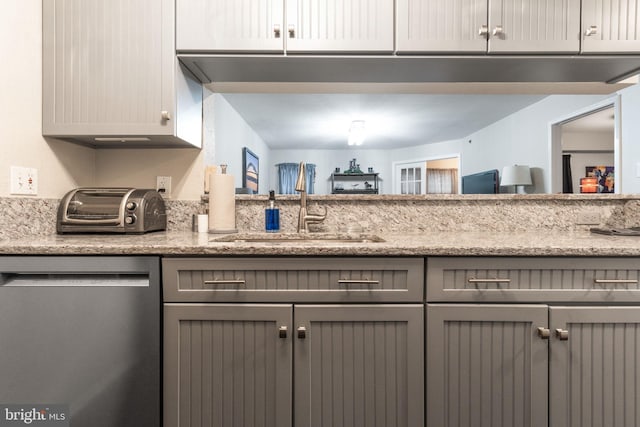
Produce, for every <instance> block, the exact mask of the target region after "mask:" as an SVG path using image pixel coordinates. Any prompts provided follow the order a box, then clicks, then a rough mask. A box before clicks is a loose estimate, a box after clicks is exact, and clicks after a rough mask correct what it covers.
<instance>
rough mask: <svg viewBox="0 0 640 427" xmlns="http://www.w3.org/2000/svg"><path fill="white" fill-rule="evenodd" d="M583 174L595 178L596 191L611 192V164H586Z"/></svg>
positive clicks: (612, 189)
mask: <svg viewBox="0 0 640 427" xmlns="http://www.w3.org/2000/svg"><path fill="white" fill-rule="evenodd" d="M585 174H586V175H585V176H587V177H589V178H596V181H597V185H598V187H597V192H598V193H613V192H614V184H615V179H614V177H615V175H614V173H613V166H587V167H586V171H585Z"/></svg>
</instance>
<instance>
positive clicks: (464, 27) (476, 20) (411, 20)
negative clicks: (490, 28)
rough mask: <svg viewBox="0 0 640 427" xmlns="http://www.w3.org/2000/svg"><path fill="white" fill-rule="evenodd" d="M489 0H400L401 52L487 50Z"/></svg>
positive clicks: (398, 8)
mask: <svg viewBox="0 0 640 427" xmlns="http://www.w3.org/2000/svg"><path fill="white" fill-rule="evenodd" d="M487 1H488V0H463V1H461V2H452V1H450V0H397V18H396V20H397V27H396V33H397V34H396V45H397V49H398V51H399V52H486V50H487V37H486V35H482V34H480V32H481V31H483V28H484V27H486V26H487V10H488V3H487Z"/></svg>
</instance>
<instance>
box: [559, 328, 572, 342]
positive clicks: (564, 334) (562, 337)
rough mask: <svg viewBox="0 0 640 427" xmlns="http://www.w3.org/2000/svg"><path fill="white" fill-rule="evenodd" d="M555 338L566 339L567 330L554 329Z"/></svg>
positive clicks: (567, 335)
mask: <svg viewBox="0 0 640 427" xmlns="http://www.w3.org/2000/svg"><path fill="white" fill-rule="evenodd" d="M556 338H558V339H559V340H560V341H566V340H568V339H569V331H567V330H566V329H556Z"/></svg>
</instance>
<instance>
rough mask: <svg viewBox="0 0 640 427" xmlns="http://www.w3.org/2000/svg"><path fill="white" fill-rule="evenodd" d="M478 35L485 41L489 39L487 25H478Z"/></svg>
mask: <svg viewBox="0 0 640 427" xmlns="http://www.w3.org/2000/svg"><path fill="white" fill-rule="evenodd" d="M478 35H479V36H480V37H484V38H485V39H486V38H488V37H489V27H488V26H487V25H484V24H482V25H480V28H479V29H478Z"/></svg>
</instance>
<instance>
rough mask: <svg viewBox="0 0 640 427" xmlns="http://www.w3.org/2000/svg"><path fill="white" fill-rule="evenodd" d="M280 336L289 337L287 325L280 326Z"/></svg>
mask: <svg viewBox="0 0 640 427" xmlns="http://www.w3.org/2000/svg"><path fill="white" fill-rule="evenodd" d="M278 336H279V337H280V338H286V337H287V327H286V326H280V327H279V328H278Z"/></svg>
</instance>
